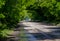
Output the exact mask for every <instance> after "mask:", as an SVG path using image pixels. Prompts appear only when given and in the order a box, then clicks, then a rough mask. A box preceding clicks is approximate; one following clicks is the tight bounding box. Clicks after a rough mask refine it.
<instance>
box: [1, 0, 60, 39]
mask: <svg viewBox="0 0 60 41" xmlns="http://www.w3.org/2000/svg"><path fill="white" fill-rule="evenodd" d="M26 16H28V17H29V18H30V19H31V20H39V21H47V22H53V23H59V22H60V0H0V37H1V38H3V37H6V36H7V32H8V31H10V29H12V28H14V27H15V26H16V25H17V23H18V22H20V21H22V20H24V19H25V17H26Z"/></svg>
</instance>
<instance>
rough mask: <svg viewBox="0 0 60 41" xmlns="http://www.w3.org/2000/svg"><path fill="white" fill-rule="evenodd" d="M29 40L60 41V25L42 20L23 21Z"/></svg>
mask: <svg viewBox="0 0 60 41" xmlns="http://www.w3.org/2000/svg"><path fill="white" fill-rule="evenodd" d="M22 24H23V25H24V26H23V27H24V30H25V33H26V36H27V37H28V38H27V39H28V41H60V32H59V31H60V27H58V26H52V25H49V24H46V23H42V22H22Z"/></svg>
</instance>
